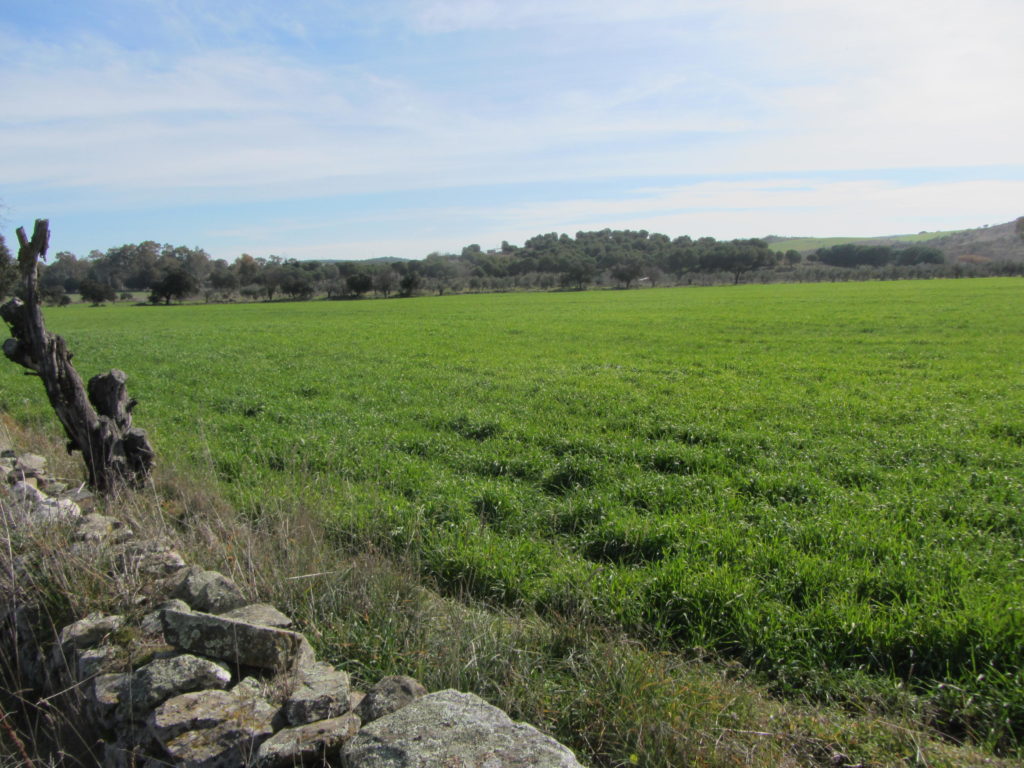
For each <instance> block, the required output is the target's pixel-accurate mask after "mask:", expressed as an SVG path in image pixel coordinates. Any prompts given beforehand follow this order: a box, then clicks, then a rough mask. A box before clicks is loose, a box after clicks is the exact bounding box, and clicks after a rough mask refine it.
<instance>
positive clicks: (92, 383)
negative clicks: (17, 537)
mask: <svg viewBox="0 0 1024 768" xmlns="http://www.w3.org/2000/svg"><path fill="white" fill-rule="evenodd" d="M18 243H19V244H20V246H21V247H20V249H19V251H18V268H19V272H20V273H21V279H22V281H23V283H24V301H22V300H21V299H17V298H16V299H12V300H11V301H9V302H7V303H6V304H4V305H3V306H2V307H0V316H2V317H3V319H4V321H5V322H6V323H7V324H8V325H9V326H10V328H11V336H12V338H10V339H7V340H6V341H5V342H4V344H3V351H4V354H5V355H6V356H7V358H8V359H10V360H12V361H14V362H15V363H18V364H19V365H21V366H23V367H24V368H27V369H28V371H29V372H30V375H35V376H38V377H39V378H40V379H42V381H43V386H44V388H45V389H46V394H47V397H48V398H49V400H50V405H51V406H53V410H54V411H55V412H56V414H57V418H58V419H60V423H61V425H62V426H63V427H64V432H65V434H66V435H67V437H68V451H69V452H70V451H75V450H77V451H81V452H82V458H83V459H84V461H85V465H86V469H87V470H88V474H89V485H90V486H91V487H93V488H95V489H96V490H97V491H100V492H103V493H110V492H113V491H116V490H117V489H118V488H120V487H123V486H129V487H138V486H141V485H142V484H143V483H145V481H146V479H147V478H148V477H149V473H150V470H151V469H152V467H153V459H154V453H153V449H152V447H150V444H149V440H148V438H147V437H146V433H145V432H144V431H143V430H141V429H136V428H134V427H132V416H131V411H132V408H134V407H135V403H136V401H135V400H130V399H129V398H128V391H127V389H126V387H125V380H126V379H127V376H126V375H125V374H124V372H123V371H119V370H116V369H115V370H112V371H110V372H108V373H104V374H100V375H98V376H94V377H93V378H91V379H90V380H89V386H88V394H87V392H86V388H85V387H84V386H83V384H82V379H81V377H80V376H79V375H78V371H76V370H75V368H74V366H72V365H71V358H72V354H71V352H70V351H68V347H67V343H66V342H65V341H64V339H63V338H61V337H60V336H57V335H55V334H52V333H50V332H49V331H47V330H46V326H45V324H44V323H43V313H42V310H41V309H40V307H39V270H38V262H39V259H40V258H44V257H45V256H46V250H47V248H48V247H49V244H50V224H49V221H47V220H46V219H36V223H35V229H34V230H33V232H32V239H31V240H29V238H28V237H27V236H26V234H25V230H24V228H23V227H19V228H18Z"/></svg>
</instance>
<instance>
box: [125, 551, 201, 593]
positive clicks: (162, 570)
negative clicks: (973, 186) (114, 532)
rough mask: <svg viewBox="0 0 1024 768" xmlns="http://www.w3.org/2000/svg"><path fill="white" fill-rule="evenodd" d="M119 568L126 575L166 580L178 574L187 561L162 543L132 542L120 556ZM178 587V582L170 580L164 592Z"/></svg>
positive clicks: (164, 586) (165, 585)
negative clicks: (134, 574) (136, 574)
mask: <svg viewBox="0 0 1024 768" xmlns="http://www.w3.org/2000/svg"><path fill="white" fill-rule="evenodd" d="M117 567H118V569H119V570H121V571H123V572H125V573H138V574H139V575H140V576H150V577H153V578H164V577H167V576H172V575H174V574H178V573H179V572H180V571H181V570H182V569H183V568H184V567H185V560H184V559H183V558H182V556H181V555H179V554H178V553H177V552H175V551H174V550H173V549H171V547H170V545H169V544H166V543H164V542H162V541H144V542H131V543H129V544H127V545H126V546H125V547H124V548H123V549H122V550H121V552H120V553H119V554H118V556H117ZM180 578H183V577H180ZM178 586H180V585H179V584H178V583H177V581H176V580H174V579H170V580H169V583H165V584H164V585H163V588H164V589H163V591H165V592H171V591H173V590H175V589H177V588H178Z"/></svg>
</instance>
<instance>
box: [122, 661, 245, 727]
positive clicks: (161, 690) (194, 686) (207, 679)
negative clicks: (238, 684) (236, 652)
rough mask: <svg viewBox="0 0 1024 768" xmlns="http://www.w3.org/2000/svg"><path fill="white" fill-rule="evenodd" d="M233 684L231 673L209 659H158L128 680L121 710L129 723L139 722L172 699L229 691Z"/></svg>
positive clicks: (142, 667) (137, 671) (135, 672)
mask: <svg viewBox="0 0 1024 768" xmlns="http://www.w3.org/2000/svg"><path fill="white" fill-rule="evenodd" d="M230 682H231V672H229V671H228V670H227V669H226V668H225V667H224V666H222V665H220V664H217V663H216V662H213V661H210V660H209V659H200V658H199V657H198V656H192V655H190V654H182V655H181V656H172V657H170V658H165V659H156V660H155V661H151V662H149V664H146V665H144V666H141V667H139V668H138V669H137V670H135V671H134V672H133V673H132V674H131V676H130V677H129V678H128V680H127V681H126V683H125V685H124V688H123V690H122V691H121V695H120V706H119V710H120V711H121V712H122V713H123V714H124V715H125V716H126V719H140V718H143V717H145V716H146V715H147V714H148V713H149V711H150V710H151V709H153V708H154V707H156V706H157V705H158V704H161V703H162V702H164V701H166V700H167V699H169V698H171V697H172V696H177V695H179V694H182V693H188V692H190V691H201V690H203V689H205V688H227V686H228V683H230Z"/></svg>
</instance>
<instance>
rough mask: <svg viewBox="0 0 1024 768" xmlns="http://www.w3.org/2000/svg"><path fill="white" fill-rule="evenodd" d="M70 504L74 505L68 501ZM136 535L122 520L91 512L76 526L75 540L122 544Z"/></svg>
mask: <svg viewBox="0 0 1024 768" xmlns="http://www.w3.org/2000/svg"><path fill="white" fill-rule="evenodd" d="M68 503H74V502H70V501H68ZM133 535H134V534H133V533H132V529H131V528H129V527H128V526H127V525H125V524H124V523H123V522H121V521H120V520H118V519H116V518H113V517H107V516H106V515H101V514H99V513H97V512H91V513H89V514H87V515H84V516H83V517H81V518H80V519H79V520H78V522H77V523H76V525H75V533H74V537H73V538H74V540H75V541H88V542H96V543H98V542H101V541H106V542H110V543H111V544H120V543H121V542H123V541H127V540H128V539H130V538H131V537H132V536H133Z"/></svg>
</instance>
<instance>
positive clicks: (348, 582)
mask: <svg viewBox="0 0 1024 768" xmlns="http://www.w3.org/2000/svg"><path fill="white" fill-rule="evenodd" d="M5 430H6V431H7V432H9V434H10V437H11V438H12V442H13V443H14V444H15V445H17V446H18V447H19V449H20V450H32V451H35V452H38V453H42V454H44V455H46V456H48V457H51V461H52V463H53V473H54V474H59V475H61V476H64V477H72V478H73V477H75V476H77V475H78V474H79V473H80V471H81V470H80V469H79V467H78V466H77V465H76V464H75V462H74V460H71V459H67V458H65V457H63V456H62V451H61V450H60V448H61V445H60V443H59V441H57V440H55V439H53V438H50V437H47V436H45V435H41V434H40V433H39V432H26V431H24V430H21V429H20V428H18V427H17V426H16V425H14V424H13V423H11V422H10V421H9V420H7V421H3V422H2V423H0V437H2V436H3V434H4V431H5ZM215 487H216V486H215V484H214V483H213V482H212V479H211V478H209V477H203V476H197V475H195V474H186V473H181V472H176V471H175V470H174V469H173V468H170V467H167V466H166V465H165V466H164V467H162V468H161V469H160V470H159V473H158V476H157V478H156V480H155V481H154V484H153V486H152V487H151V488H149V489H147V490H145V491H143V492H140V493H134V494H125V495H123V496H122V497H120V498H118V499H116V500H112V501H110V502H107V503H105V504H104V506H103V509H102V510H101V511H104V512H106V513H108V514H112V515H115V516H117V517H119V518H121V519H122V520H125V521H126V522H128V524H129V525H131V527H132V528H133V529H134V530H135V531H136V533H137V534H138V535H140V536H143V537H147V538H163V539H166V540H167V541H168V542H170V543H171V544H172V545H173V546H174V547H175V548H176V549H177V550H178V551H179V552H180V553H181V554H182V555H183V556H184V557H185V559H186V560H187V561H189V562H191V563H195V564H199V565H202V566H203V567H206V568H212V569H216V570H220V571H222V572H223V573H225V574H227V575H229V576H231V577H232V578H233V579H234V580H235V581H236V582H237V583H238V584H239V586H240V587H241V588H242V589H243V591H245V592H246V593H247V594H248V595H249V596H250V597H251V598H252V599H254V600H257V599H258V600H261V601H266V602H271V603H273V604H275V605H277V606H278V607H279V608H281V609H282V610H284V611H285V612H286V613H289V614H290V615H291V616H292V617H293V618H294V619H296V620H297V621H298V623H299V624H300V626H301V629H302V630H303V631H304V632H305V633H306V634H307V636H308V637H309V639H310V641H311V642H312V643H313V644H314V646H315V647H316V648H317V650H318V652H319V654H320V656H321V657H322V658H325V659H327V660H329V661H331V662H333V663H335V664H338V665H339V666H342V667H344V668H345V669H347V670H348V671H349V672H350V673H351V674H352V675H353V676H354V678H355V680H356V682H357V683H358V684H362V685H367V684H370V683H372V682H373V681H374V680H376V679H377V678H378V677H380V676H382V675H384V674H394V673H401V674H411V675H413V676H415V677H418V678H419V679H420V680H422V681H423V682H424V684H425V685H426V686H427V687H428V688H430V689H440V688H446V687H455V688H460V689H463V690H472V691H475V692H477V693H480V694H481V695H483V696H484V697H485V698H487V699H488V700H490V701H491V702H493V703H494V704H496V705H498V706H500V707H503V708H505V709H506V710H508V711H509V712H510V713H511V714H512V715H513V716H514V717H516V718H518V719H523V720H527V721H529V722H532V723H534V724H536V725H538V726H539V727H541V728H542V729H545V730H547V731H549V732H551V733H553V734H554V735H555V736H556V737H558V738H560V739H561V740H563V741H565V742H567V743H569V744H570V745H571V746H573V747H574V748H575V749H576V750H577V751H578V752H579V754H580V755H581V758H582V759H583V760H584V761H586V762H588V763H591V764H593V765H595V766H628V765H644V766H666V768H667V766H679V765H694V766H718V767H724V766H869V765H876V766H881V765H918V766H935V767H938V766H950V767H952V766H976V765H982V764H988V765H1000V766H1009V765H1010V763H1009V762H1003V761H998V760H995V759H993V758H990V757H988V756H986V755H985V754H983V753H980V752H977V751H974V750H971V749H967V748H962V747H958V746H956V745H952V744H949V743H947V742H943V741H942V740H940V739H938V738H937V737H936V736H935V735H934V734H933V733H931V732H929V731H928V730H927V729H926V728H925V727H923V726H922V725H921V724H920V722H919V720H920V715H921V710H920V707H918V706H917V705H916V704H915V703H914V702H913V701H911V700H909V699H908V700H907V706H906V711H905V716H901V717H896V718H894V717H893V714H892V713H893V711H894V708H893V707H892V706H891V705H887V706H886V707H885V708H884V711H885V712H886V715H885V716H882V715H880V714H878V711H877V710H875V709H874V708H873V707H872V706H871V703H870V701H867V700H866V701H865V702H864V704H863V707H862V709H861V710H860V711H859V712H856V713H852V714H851V713H848V712H842V711H839V710H837V709H827V708H823V707H814V706H811V705H808V704H801V703H799V702H795V703H794V702H780V701H777V700H775V699H773V698H772V697H771V696H769V695H768V694H767V693H766V692H765V690H764V689H763V688H761V687H759V686H758V685H757V684H756V683H755V682H753V681H751V680H749V679H747V677H746V675H745V672H744V670H743V669H742V668H740V667H738V666H735V665H727V664H723V663H720V662H716V661H715V660H713V659H708V660H695V659H692V658H690V659H686V658H682V657H680V656H678V655H673V654H668V653H663V652H655V651H652V650H650V649H647V648H645V647H643V646H642V645H641V644H639V643H638V642H636V641H632V640H628V639H626V638H625V637H624V636H622V635H621V634H619V633H616V632H614V631H612V630H609V629H606V628H602V627H600V626H597V625H595V624H588V623H587V622H585V621H583V622H581V621H580V620H579V617H578V616H574V617H573V618H572V620H565V621H560V620H558V619H554V620H552V619H550V618H548V619H543V620H542V619H540V618H538V617H536V616H533V615H529V614H525V613H517V612H514V611H507V612H496V611H494V610H488V609H485V608H483V607H481V606H479V605H476V604H473V603H472V602H471V601H468V600H460V599H458V597H441V596H439V595H438V594H437V593H436V592H435V591H432V590H431V589H430V588H429V585H424V584H422V583H421V582H420V580H419V579H418V577H417V576H416V575H415V568H413V567H412V566H410V565H409V564H406V563H403V562H401V561H396V560H395V559H393V558H389V557H385V556H384V555H382V554H381V553H379V552H375V551H374V550H373V549H372V548H369V547H368V546H366V545H363V546H360V543H359V542H352V541H342V540H340V539H339V535H338V534H337V533H336V532H334V531H332V530H331V528H330V527H329V525H328V524H327V523H325V521H324V520H323V519H321V518H320V517H319V516H318V515H317V512H316V510H315V509H311V508H309V507H307V506H302V505H300V504H299V503H297V502H289V500H287V499H278V500H268V503H266V504H264V505H263V506H264V511H263V513H262V516H261V517H260V518H259V519H246V518H245V517H243V516H242V515H240V514H238V513H237V512H235V511H234V510H233V509H232V508H231V507H230V506H229V505H228V504H226V503H225V502H224V500H223V499H222V498H221V497H220V496H219V495H218V494H217V492H216V490H215ZM352 552H359V554H350V553H352ZM346 553H349V554H346ZM27 565H30V566H31V567H28V568H26V566H27ZM0 572H2V573H0V580H2V582H3V583H2V584H0V588H2V589H3V590H4V591H5V593H7V594H15V593H16V591H20V593H21V594H23V595H25V596H27V595H29V594H32V595H33V596H34V597H35V598H36V599H40V598H41V600H40V602H41V604H42V606H43V607H44V616H45V617H46V620H47V622H48V623H52V624H53V625H54V626H62V625H63V624H65V623H67V622H69V621H71V620H73V619H75V618H78V617H80V616H82V615H84V614H85V613H87V612H89V611H93V610H101V611H110V612H125V611H128V612H130V611H132V610H139V609H138V608H137V605H136V603H137V601H136V598H137V596H138V595H139V594H140V592H141V590H142V587H143V585H141V584H139V583H137V582H135V581H133V580H132V579H131V577H121V578H114V577H112V576H111V575H110V569H108V568H107V567H106V563H105V562H104V559H103V557H102V556H101V555H99V556H98V555H97V554H96V553H86V552H81V551H79V552H78V553H77V554H76V553H75V552H74V551H73V549H72V547H71V542H70V536H69V531H68V530H67V529H66V528H64V527H61V526H55V527H52V528H47V529H46V530H43V529H38V528H36V529H33V530H31V531H10V530H7V531H5V538H4V541H3V551H2V552H0ZM26 574H27V575H26ZM3 693H4V697H3V701H4V702H5V706H7V707H8V708H10V709H11V710H12V711H13V709H15V708H16V709H18V710H20V714H21V715H22V716H23V717H22V718H21V719H20V720H19V728H20V729H21V731H20V732H21V734H22V743H23V745H24V746H25V750H24V751H22V750H21V748H19V747H18V745H17V743H16V742H15V741H14V740H13V739H11V737H10V735H9V734H10V732H9V731H8V732H7V733H6V734H3V735H0V741H2V743H3V749H2V750H0V754H2V755H3V756H2V757H0V768H14V767H15V766H18V767H19V768H21V767H22V766H30V765H34V766H42V765H48V764H51V763H52V764H54V765H56V764H62V765H85V764H88V758H85V760H86V762H83V758H73V757H71V756H70V755H71V754H72V753H74V754H78V755H82V754H88V753H87V752H83V751H82V745H81V744H77V745H75V747H74V749H72V748H70V747H69V743H70V742H71V741H75V740H77V741H79V742H85V743H88V741H89V739H88V736H87V735H79V736H78V737H75V736H74V734H69V732H68V727H67V726H68V725H69V724H70V723H71V722H73V721H71V720H69V718H67V716H66V715H65V714H64V713H65V712H66V709H61V708H60V706H58V703H55V702H42V703H41V702H39V701H35V700H31V699H28V698H26V697H24V696H21V695H19V693H18V692H17V691H14V690H5V691H4V692H3ZM12 703H13V704H14V706H13V707H12V706H11V704H12ZM68 703H69V702H68V701H64V702H59V704H61V705H63V706H66V705H67V704H68ZM71 703H73V702H71ZM25 715H29V716H30V717H28V718H27V719H26V718H25V717H24V716H25ZM2 716H3V715H2V714H0V717H2ZM10 722H11V721H10V720H5V723H10ZM26 723H28V725H26Z"/></svg>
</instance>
